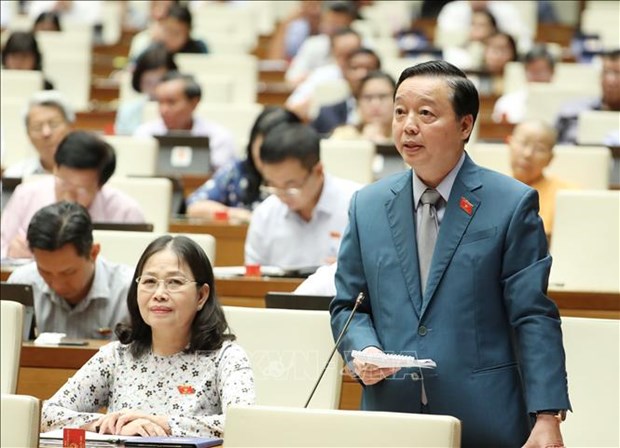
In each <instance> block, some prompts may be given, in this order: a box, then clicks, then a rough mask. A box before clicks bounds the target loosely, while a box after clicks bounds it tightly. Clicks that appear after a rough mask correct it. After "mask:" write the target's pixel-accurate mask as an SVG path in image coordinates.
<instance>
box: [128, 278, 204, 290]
mask: <svg viewBox="0 0 620 448" xmlns="http://www.w3.org/2000/svg"><path fill="white" fill-rule="evenodd" d="M160 282H163V283H164V289H165V290H166V291H168V292H178V291H181V290H182V289H183V288H184V287H185V285H188V284H190V283H197V282H195V281H191V280H188V279H186V278H185V277H168V278H157V277H153V276H152V275H141V276H140V277H138V278H137V279H136V283H137V284H138V288H140V290H142V291H145V292H155V291H156V290H157V288H158V287H159V283H160Z"/></svg>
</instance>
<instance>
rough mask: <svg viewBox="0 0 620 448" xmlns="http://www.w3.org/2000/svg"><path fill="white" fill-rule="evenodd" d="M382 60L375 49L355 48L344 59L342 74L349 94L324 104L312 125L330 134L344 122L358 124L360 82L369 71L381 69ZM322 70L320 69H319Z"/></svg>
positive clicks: (323, 132) (324, 133) (322, 132)
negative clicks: (341, 98) (336, 100)
mask: <svg viewBox="0 0 620 448" xmlns="http://www.w3.org/2000/svg"><path fill="white" fill-rule="evenodd" d="M380 68H381V61H380V60H379V57H378V56H377V55H376V54H375V52H374V51H372V50H369V49H367V48H358V49H357V50H353V51H352V52H351V53H350V55H349V56H348V57H347V59H346V60H345V61H344V66H343V68H342V75H343V77H344V79H345V81H346V82H347V86H348V88H349V95H348V96H347V97H346V98H345V99H344V100H342V101H340V102H338V103H335V104H329V105H325V106H322V107H321V108H319V110H318V113H317V114H316V116H315V117H314V120H313V121H312V127H313V128H314V129H316V130H317V131H318V132H319V133H321V134H323V135H327V134H330V133H331V132H332V131H333V130H334V129H335V128H336V127H338V126H340V125H344V124H351V125H356V124H358V123H359V121H360V117H359V115H358V108H357V100H356V97H357V95H358V92H359V86H360V82H361V81H362V79H363V78H364V76H366V75H367V74H368V73H369V72H371V71H374V70H379V69H380ZM317 70H320V69H317Z"/></svg>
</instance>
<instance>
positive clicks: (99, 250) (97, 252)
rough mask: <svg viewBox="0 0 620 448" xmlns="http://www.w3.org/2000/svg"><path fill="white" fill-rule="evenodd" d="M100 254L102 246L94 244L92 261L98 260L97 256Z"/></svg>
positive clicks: (91, 251) (91, 255) (91, 250)
mask: <svg viewBox="0 0 620 448" xmlns="http://www.w3.org/2000/svg"><path fill="white" fill-rule="evenodd" d="M99 252H101V244H99V243H93V246H92V247H91V248H90V260H91V261H95V260H97V256H98V255H99Z"/></svg>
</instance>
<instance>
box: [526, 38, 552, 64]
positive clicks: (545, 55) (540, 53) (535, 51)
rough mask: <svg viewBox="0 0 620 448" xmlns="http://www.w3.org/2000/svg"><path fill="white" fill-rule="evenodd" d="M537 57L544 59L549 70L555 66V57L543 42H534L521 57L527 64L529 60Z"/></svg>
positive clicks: (534, 59)
mask: <svg viewBox="0 0 620 448" xmlns="http://www.w3.org/2000/svg"><path fill="white" fill-rule="evenodd" d="M539 59H544V60H545V61H546V62H547V64H549V67H551V70H553V69H554V67H555V58H554V57H553V55H552V54H551V53H550V52H549V50H548V49H547V46H546V45H545V44H535V45H534V46H532V48H531V49H530V50H529V51H528V52H527V53H526V54H525V56H524V57H523V63H524V64H528V63H530V62H534V61H537V60H539Z"/></svg>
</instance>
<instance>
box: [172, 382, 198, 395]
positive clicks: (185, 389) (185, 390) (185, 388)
mask: <svg viewBox="0 0 620 448" xmlns="http://www.w3.org/2000/svg"><path fill="white" fill-rule="evenodd" d="M177 389H179V393H180V394H181V395H190V394H195V393H196V390H195V389H194V388H193V387H192V386H191V385H190V384H181V385H179V386H177Z"/></svg>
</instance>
